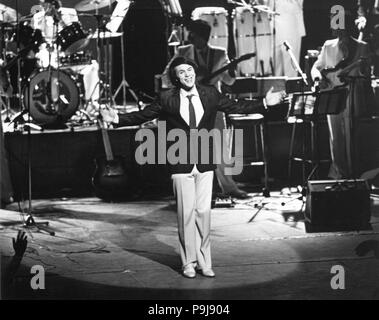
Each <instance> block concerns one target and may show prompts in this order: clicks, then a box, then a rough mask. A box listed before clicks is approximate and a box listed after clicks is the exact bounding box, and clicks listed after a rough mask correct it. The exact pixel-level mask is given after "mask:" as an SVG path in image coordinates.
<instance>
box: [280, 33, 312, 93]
mask: <svg viewBox="0 0 379 320" xmlns="http://www.w3.org/2000/svg"><path fill="white" fill-rule="evenodd" d="M283 45H284V46H285V48H286V50H287V52H288V54H289V55H290V57H291V60H292V63H293V65H294V67H295V69H296V71H297V72H298V73H299V74H300V75H301V77H302V79H303V81H304V83H305V85H307V86H308V80H307V76H306V75H305V73H304V72H303V71H302V70H301V68H300V65H299V63H298V61H297V60H296V57H295V56H294V54H293V52H292V47H291V46H290V45H289V43H288V42H287V41H284V42H283Z"/></svg>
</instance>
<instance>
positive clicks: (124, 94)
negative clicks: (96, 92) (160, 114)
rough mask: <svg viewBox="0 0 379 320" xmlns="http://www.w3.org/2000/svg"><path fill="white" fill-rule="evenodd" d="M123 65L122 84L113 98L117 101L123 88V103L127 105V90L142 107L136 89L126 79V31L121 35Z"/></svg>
mask: <svg viewBox="0 0 379 320" xmlns="http://www.w3.org/2000/svg"><path fill="white" fill-rule="evenodd" d="M121 66H122V81H121V83H120V85H119V86H118V88H117V90H116V91H115V93H114V95H113V96H112V100H113V101H115V100H116V97H117V96H118V94H119V93H120V90H121V89H122V105H123V106H124V107H126V90H128V91H129V93H130V94H131V96H132V97H133V99H134V100H135V101H136V102H137V105H138V108H139V109H140V108H141V106H140V99H139V98H138V96H137V95H136V93H135V92H134V90H133V89H132V88H131V87H130V85H129V83H128V82H127V81H126V78H125V40H124V32H122V35H121Z"/></svg>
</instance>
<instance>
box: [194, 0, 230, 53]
mask: <svg viewBox="0 0 379 320" xmlns="http://www.w3.org/2000/svg"><path fill="white" fill-rule="evenodd" d="M192 19H193V20H197V19H200V20H204V21H207V22H208V23H209V25H210V26H211V27H212V30H211V35H210V38H209V44H210V45H213V46H216V47H221V48H224V49H226V50H227V49H228V39H229V38H228V34H229V33H228V12H227V11H226V10H225V9H224V8H221V7H200V8H196V9H195V10H193V12H192Z"/></svg>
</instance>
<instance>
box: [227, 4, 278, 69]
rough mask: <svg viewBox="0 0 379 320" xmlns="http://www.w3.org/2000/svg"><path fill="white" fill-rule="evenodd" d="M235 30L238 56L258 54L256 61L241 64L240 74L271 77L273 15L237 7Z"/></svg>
mask: <svg viewBox="0 0 379 320" xmlns="http://www.w3.org/2000/svg"><path fill="white" fill-rule="evenodd" d="M234 28H235V32H234V33H235V35H236V52H237V56H241V55H244V54H246V53H250V52H256V53H257V56H256V58H255V59H251V60H249V61H244V62H242V63H241V64H240V66H239V72H240V74H242V75H245V76H251V75H261V76H266V75H271V74H272V73H273V70H272V64H273V34H272V26H271V15H270V14H268V13H266V12H252V11H251V10H250V9H248V8H245V7H237V8H236V14H235V23H234Z"/></svg>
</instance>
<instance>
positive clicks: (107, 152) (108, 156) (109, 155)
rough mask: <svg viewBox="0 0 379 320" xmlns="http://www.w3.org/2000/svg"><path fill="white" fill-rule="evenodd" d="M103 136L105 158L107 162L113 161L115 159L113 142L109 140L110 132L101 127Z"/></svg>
mask: <svg viewBox="0 0 379 320" xmlns="http://www.w3.org/2000/svg"><path fill="white" fill-rule="evenodd" d="M101 135H102V137H103V143H104V150H105V156H106V159H107V161H112V160H113V159H114V156H113V152H112V147H111V142H110V140H109V135H108V130H107V129H106V128H104V127H101Z"/></svg>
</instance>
